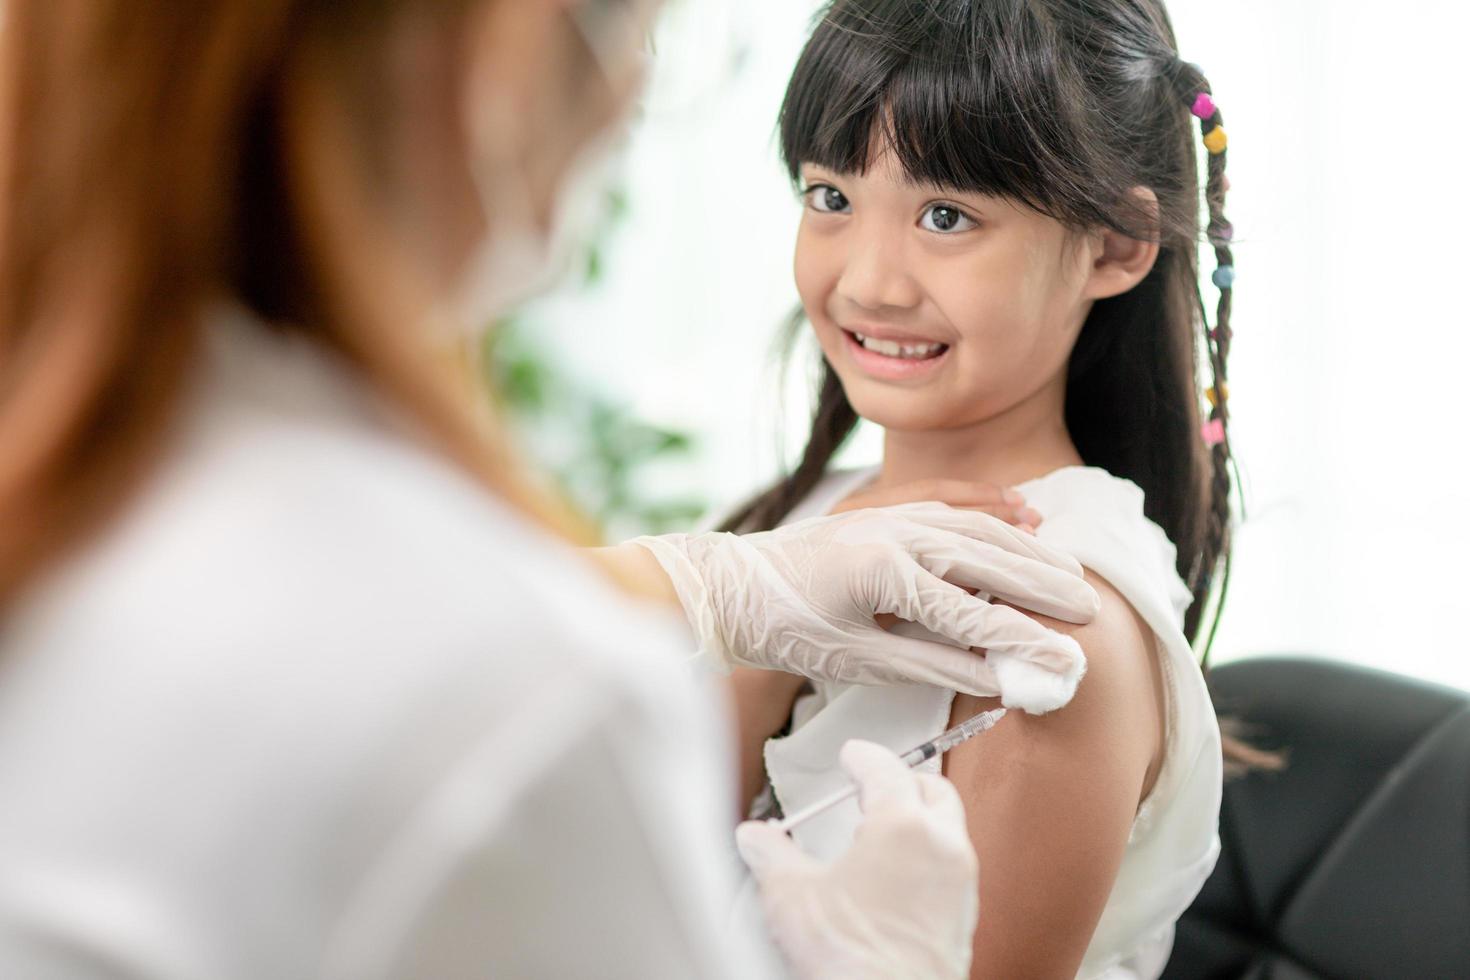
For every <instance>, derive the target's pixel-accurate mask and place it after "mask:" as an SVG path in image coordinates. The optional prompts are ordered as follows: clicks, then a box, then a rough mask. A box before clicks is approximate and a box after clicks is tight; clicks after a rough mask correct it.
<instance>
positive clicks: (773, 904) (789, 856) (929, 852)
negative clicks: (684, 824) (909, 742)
mask: <svg viewBox="0 0 1470 980" xmlns="http://www.w3.org/2000/svg"><path fill="white" fill-rule="evenodd" d="M841 762H842V767H843V768H844V769H846V770H847V772H848V774H849V775H850V776H852V778H853V780H854V781H855V782H856V783H857V784H858V786H859V793H860V795H859V803H860V805H861V806H862V809H863V817H864V818H863V822H862V823H860V824H859V825H858V829H857V833H856V836H855V837H854V838H853V842H852V847H851V848H849V849H848V851H847V853H846V854H844V855H842V857H840V858H838V859H837V860H836V861H835V862H833V863H831V864H823V863H821V862H819V861H817V860H816V859H815V858H813V857H811V856H810V855H808V854H807V853H806V852H805V851H803V850H801V848H800V847H798V846H797V844H796V842H795V841H793V840H792V839H791V838H789V837H787V836H786V835H785V834H784V833H782V832H781V831H780V830H777V829H776V828H775V827H774V826H771V825H770V824H766V823H762V822H759V821H753V822H750V823H745V824H741V825H740V827H739V829H737V830H736V832H735V841H736V845H737V846H738V847H739V849H740V854H741V856H742V857H743V858H745V863H746V864H748V865H749V866H750V870H751V872H752V873H753V874H754V875H755V879H756V883H757V884H758V885H759V886H760V892H761V904H762V905H763V906H764V908H765V913H766V923H767V925H768V926H769V928H770V931H771V936H772V938H774V939H775V941H776V945H777V947H778V948H779V949H780V950H781V952H782V953H783V954H784V955H785V957H786V959H787V961H788V962H789V963H790V965H791V967H792V969H793V970H794V971H795V975H796V976H797V977H800V978H802V980H817V978H828V977H830V978H833V980H836V978H842V980H880V978H881V980H906V978H912V980H919V978H923V980H962V978H965V977H968V976H969V975H970V951H971V942H972V940H973V936H974V932H975V923H976V921H977V920H978V918H979V905H980V893H979V888H980V870H979V868H980V865H979V861H978V860H977V859H976V857H975V849H974V847H973V846H972V845H971V844H970V838H969V836H968V834H967V833H966V830H965V808H964V806H963V804H961V802H960V797H959V794H958V793H956V792H955V788H954V786H953V785H951V784H950V782H949V780H947V779H945V778H944V777H943V776H938V775H934V774H931V773H915V772H913V771H912V770H910V769H909V768H908V767H907V766H905V765H904V764H903V763H902V762H900V761H899V759H898V756H896V755H894V754H893V753H892V752H890V751H888V750H887V749H885V748H883V747H882V746H879V745H874V744H873V743H872V742H862V741H856V740H854V741H850V742H848V743H847V744H846V745H844V746H843V747H842V754H841Z"/></svg>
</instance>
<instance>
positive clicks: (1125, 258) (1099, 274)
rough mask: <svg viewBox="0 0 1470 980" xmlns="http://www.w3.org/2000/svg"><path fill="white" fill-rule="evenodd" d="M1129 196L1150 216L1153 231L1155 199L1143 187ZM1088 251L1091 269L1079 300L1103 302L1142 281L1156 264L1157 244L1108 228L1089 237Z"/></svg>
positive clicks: (1136, 189)
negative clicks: (1090, 254)
mask: <svg viewBox="0 0 1470 980" xmlns="http://www.w3.org/2000/svg"><path fill="white" fill-rule="evenodd" d="M1133 194H1134V196H1135V197H1137V198H1138V201H1139V204H1140V205H1141V208H1142V210H1144V211H1145V212H1146V213H1148V214H1150V215H1152V216H1154V218H1155V222H1154V227H1155V228H1157V216H1158V213H1159V199H1158V198H1157V197H1156V196H1155V195H1154V192H1153V191H1152V190H1150V189H1149V188H1147V187H1135V188H1134V189H1133ZM1154 238H1155V239H1157V238H1158V235H1157V234H1155V235H1154ZM1092 251H1093V257H1092V267H1091V268H1090V269H1089V270H1088V277H1087V284H1086V286H1085V287H1084V289H1083V296H1084V297H1085V298H1087V299H1107V298H1108V297H1110V296H1121V295H1123V294H1124V293H1126V292H1128V290H1130V289H1132V288H1133V287H1134V286H1137V285H1138V284H1139V283H1140V282H1142V281H1143V279H1144V277H1145V276H1147V275H1148V274H1149V271H1150V270H1151V269H1153V267H1154V263H1155V262H1156V261H1158V258H1159V243H1158V241H1157V240H1155V241H1143V240H1140V239H1137V238H1129V237H1128V236H1127V235H1124V234H1121V233H1119V232H1116V231H1113V230H1112V229H1111V228H1104V229H1103V230H1101V231H1099V232H1097V233H1096V234H1095V235H1094V236H1093V242H1092Z"/></svg>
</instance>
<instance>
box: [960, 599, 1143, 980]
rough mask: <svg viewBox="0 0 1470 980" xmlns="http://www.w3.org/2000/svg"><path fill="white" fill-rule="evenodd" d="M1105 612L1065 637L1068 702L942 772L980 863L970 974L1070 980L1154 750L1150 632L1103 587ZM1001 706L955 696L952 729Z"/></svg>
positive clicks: (998, 735)
mask: <svg viewBox="0 0 1470 980" xmlns="http://www.w3.org/2000/svg"><path fill="white" fill-rule="evenodd" d="M1087 579H1088V581H1089V582H1091V583H1092V584H1093V585H1094V586H1095V587H1096V588H1097V590H1098V593H1099V595H1100V596H1101V597H1102V602H1103V604H1102V611H1101V612H1100V613H1099V615H1098V617H1097V618H1096V619H1095V620H1094V621H1093V622H1092V623H1090V624H1088V625H1087V626H1081V627H1078V626H1073V625H1069V624H1066V623H1061V622H1059V621H1055V620H1049V619H1047V618H1046V617H1041V616H1037V617H1036V618H1037V619H1040V620H1042V621H1043V622H1045V623H1046V624H1047V625H1048V626H1050V627H1052V628H1053V629H1057V630H1059V631H1062V632H1067V633H1070V634H1072V635H1073V636H1074V637H1075V638H1076V639H1077V641H1078V642H1079V643H1080V644H1081V645H1082V649H1083V650H1084V652H1085V653H1086V654H1087V658H1088V669H1087V673H1086V675H1085V676H1084V677H1083V680H1082V683H1081V684H1080V685H1079V687H1078V691H1077V696H1076V697H1075V698H1074V699H1073V700H1072V702H1071V704H1069V705H1068V706H1067V707H1065V708H1062V709H1060V710H1058V711H1055V712H1052V713H1051V714H1048V715H1045V716H1041V717H1035V716H1031V715H1027V714H1023V713H1022V712H1019V711H1013V712H1011V713H1010V714H1009V715H1007V716H1006V718H1005V719H1004V720H1003V721H1002V722H1001V723H1000V724H999V725H997V726H996V727H995V728H994V729H993V730H992V731H990V732H988V733H986V734H985V735H984V736H982V737H980V738H977V739H974V740H972V741H970V742H968V743H966V744H965V745H962V746H960V747H959V748H957V749H955V750H954V751H953V752H951V753H950V755H949V756H948V757H947V758H946V762H945V773H946V775H948V776H949V778H950V779H951V780H952V781H953V782H954V783H955V785H956V787H957V788H958V789H959V792H960V795H961V796H962V797H963V799H964V801H965V810H966V816H967V820H968V822H969V829H970V837H971V840H973V841H974V843H975V849H976V851H977V853H978V854H979V856H980V925H979V928H978V929H977V930H976V933H975V957H974V965H973V967H972V970H971V976H972V978H979V977H1003V978H1007V980H1010V978H1023V977H1055V978H1063V977H1065V978H1071V977H1074V976H1076V973H1077V968H1078V966H1079V965H1080V964H1081V962H1082V958H1083V955H1084V953H1085V952H1086V950H1087V946H1088V943H1089V942H1090V941H1091V939H1092V933H1093V931H1094V929H1095V928H1096V927H1097V922H1098V919H1099V917H1100V916H1101V915H1102V911H1103V907H1104V905H1105V904H1106V903H1107V899H1108V894H1109V892H1110V891H1111V890H1112V886H1113V881H1114V879H1115V878H1116V877H1117V873H1118V868H1119V866H1120V864H1121V863H1122V860H1123V852H1124V848H1125V847H1126V845H1127V841H1128V834H1129V831H1130V829H1131V828H1132V824H1133V819H1134V816H1135V814H1136V812H1137V810H1138V805H1139V802H1140V800H1141V799H1142V798H1143V797H1144V795H1145V794H1146V791H1147V790H1148V789H1149V786H1150V782H1151V779H1152V776H1153V773H1154V772H1155V771H1156V769H1157V766H1158V763H1159V760H1160V758H1161V755H1162V751H1163V738H1164V735H1163V710H1164V701H1163V691H1162V683H1163V682H1162V679H1161V676H1160V674H1159V666H1158V662H1157V658H1156V656H1155V654H1154V647H1155V644H1154V641H1153V634H1152V632H1151V631H1150V630H1149V628H1148V626H1147V625H1146V624H1145V623H1144V622H1143V620H1142V619H1141V618H1140V617H1139V616H1138V614H1137V613H1136V612H1134V610H1133V608H1132V607H1131V606H1130V605H1129V604H1128V603H1127V601H1126V600H1125V599H1124V598H1123V597H1122V595H1120V594H1119V593H1118V592H1117V591H1116V590H1114V589H1113V588H1112V587H1111V586H1110V585H1109V584H1108V583H1107V582H1106V581H1104V580H1102V579H1101V578H1099V577H1097V576H1096V575H1093V574H1092V573H1091V572H1090V571H1089V572H1088V573H1087ZM995 706H997V701H996V699H985V698H974V697H969V696H966V695H959V696H957V697H956V698H955V702H954V707H953V709H952V712H953V714H952V720H951V724H955V723H957V722H958V721H959V720H961V719H963V718H967V717H970V716H972V715H974V714H976V713H978V712H980V711H984V710H987V709H989V708H992V707H995Z"/></svg>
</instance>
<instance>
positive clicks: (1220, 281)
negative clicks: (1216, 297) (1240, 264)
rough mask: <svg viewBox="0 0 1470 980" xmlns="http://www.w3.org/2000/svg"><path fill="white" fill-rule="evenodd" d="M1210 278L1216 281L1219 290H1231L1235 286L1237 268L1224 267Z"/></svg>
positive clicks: (1231, 266)
mask: <svg viewBox="0 0 1470 980" xmlns="http://www.w3.org/2000/svg"><path fill="white" fill-rule="evenodd" d="M1210 278H1211V279H1212V280H1214V283H1215V285H1216V286H1217V287H1218V288H1220V289H1229V288H1230V287H1231V286H1234V285H1235V266H1233V265H1222V266H1220V268H1218V269H1216V270H1215V274H1214V275H1212V276H1210Z"/></svg>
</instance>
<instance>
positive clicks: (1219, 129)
mask: <svg viewBox="0 0 1470 980" xmlns="http://www.w3.org/2000/svg"><path fill="white" fill-rule="evenodd" d="M1227 142H1228V141H1227V140H1226V138H1225V127H1224V126H1216V127H1215V128H1214V129H1212V130H1210V131H1209V132H1208V133H1207V134H1205V149H1207V150H1209V151H1210V152H1211V153H1224V152H1225V146H1226V144H1227Z"/></svg>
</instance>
